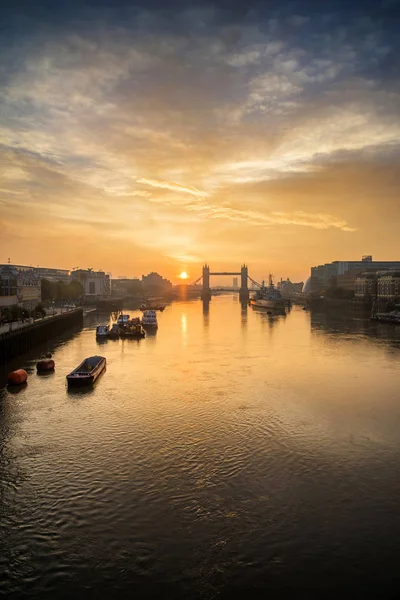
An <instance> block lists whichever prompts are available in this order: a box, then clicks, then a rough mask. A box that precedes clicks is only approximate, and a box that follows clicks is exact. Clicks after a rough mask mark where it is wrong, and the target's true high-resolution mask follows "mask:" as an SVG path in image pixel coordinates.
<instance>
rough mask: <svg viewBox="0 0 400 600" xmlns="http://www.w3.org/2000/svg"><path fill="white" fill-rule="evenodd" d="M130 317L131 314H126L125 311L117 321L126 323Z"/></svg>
mask: <svg viewBox="0 0 400 600" xmlns="http://www.w3.org/2000/svg"><path fill="white" fill-rule="evenodd" d="M129 319H130V315H124V313H121V314H120V315H119V317H118V319H117V323H118V325H124V324H125V323H128V321H129Z"/></svg>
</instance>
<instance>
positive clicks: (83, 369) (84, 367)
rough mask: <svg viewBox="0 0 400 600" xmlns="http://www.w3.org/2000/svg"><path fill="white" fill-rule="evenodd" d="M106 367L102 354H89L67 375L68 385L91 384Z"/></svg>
mask: <svg viewBox="0 0 400 600" xmlns="http://www.w3.org/2000/svg"><path fill="white" fill-rule="evenodd" d="M105 368H106V359H105V358H104V356H90V357H89V358H85V360H84V361H83V362H81V364H80V365H79V367H76V369H74V370H73V371H71V373H69V374H68V375H67V383H68V386H71V387H72V386H76V387H77V386H80V385H92V384H93V383H94V382H95V381H96V379H97V378H98V377H99V376H100V375H101V374H102V372H103V371H104V369H105Z"/></svg>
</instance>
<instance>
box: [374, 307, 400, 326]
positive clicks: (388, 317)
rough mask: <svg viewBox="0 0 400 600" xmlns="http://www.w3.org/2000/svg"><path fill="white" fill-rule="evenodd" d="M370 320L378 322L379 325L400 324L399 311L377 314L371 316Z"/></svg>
mask: <svg viewBox="0 0 400 600" xmlns="http://www.w3.org/2000/svg"><path fill="white" fill-rule="evenodd" d="M371 319H372V321H380V322H381V323H395V324H400V311H396V310H392V311H390V312H377V313H375V314H373V315H372V316H371Z"/></svg>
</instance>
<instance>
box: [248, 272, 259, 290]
mask: <svg viewBox="0 0 400 600" xmlns="http://www.w3.org/2000/svg"><path fill="white" fill-rule="evenodd" d="M247 278H248V279H250V281H251V283H254V285H256V286H258V287H262V284H261V283H258V281H255V280H254V279H252V278H251V277H250V275H247Z"/></svg>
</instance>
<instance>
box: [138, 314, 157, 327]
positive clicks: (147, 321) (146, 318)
mask: <svg viewBox="0 0 400 600" xmlns="http://www.w3.org/2000/svg"><path fill="white" fill-rule="evenodd" d="M142 325H143V327H149V328H150V327H151V328H154V329H155V328H157V327H158V323H157V313H156V311H155V310H145V311H144V313H143V317H142Z"/></svg>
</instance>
